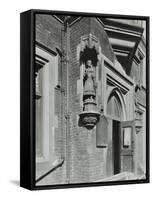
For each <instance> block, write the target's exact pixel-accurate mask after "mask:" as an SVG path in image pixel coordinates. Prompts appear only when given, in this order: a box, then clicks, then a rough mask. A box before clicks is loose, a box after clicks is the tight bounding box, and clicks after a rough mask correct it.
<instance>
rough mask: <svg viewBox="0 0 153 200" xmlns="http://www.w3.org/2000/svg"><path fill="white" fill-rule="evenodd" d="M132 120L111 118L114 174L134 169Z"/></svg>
mask: <svg viewBox="0 0 153 200" xmlns="http://www.w3.org/2000/svg"><path fill="white" fill-rule="evenodd" d="M133 156H134V122H133V121H125V122H120V121H116V120H113V164H114V174H118V173H120V172H125V171H128V172H133V169H134V162H133Z"/></svg>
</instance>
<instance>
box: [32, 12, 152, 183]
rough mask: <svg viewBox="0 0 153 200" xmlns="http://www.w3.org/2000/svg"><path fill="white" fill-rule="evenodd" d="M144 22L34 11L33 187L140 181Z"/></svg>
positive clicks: (144, 174) (144, 134)
mask: <svg viewBox="0 0 153 200" xmlns="http://www.w3.org/2000/svg"><path fill="white" fill-rule="evenodd" d="M147 23H148V21H147V20H146V18H145V17H144V18H143V17H135V18H134V17H130V16H129V17H124V16H123V17H120V16H118V17H117V16H116V15H115V16H114V17H113V15H112V16H105V15H102V16H100V15H97V16H96V15H95V16H94V15H91V16H90V15H89V16H87V15H81V14H80V15H79V14H76V15H75V14H70V13H69V14H66V13H57V14H56V13H55V14H54V13H53V14H50V13H42V12H40V13H39V12H38V13H36V14H35V23H34V24H35V27H34V32H35V41H34V42H35V43H34V45H35V46H34V49H35V52H34V73H35V75H34V76H35V161H34V162H35V165H34V166H35V186H52V185H60V184H62V185H63V184H90V183H95V184H96V183H105V184H106V185H107V183H109V182H111V183H113V182H118V183H120V182H122V181H125V182H127V183H128V181H138V182H139V181H140V182H141V181H142V182H147V181H148V166H147V162H148V155H147V153H148V150H147V148H148V140H147V138H148V131H147V115H148V113H147V112H148V111H147V78H146V77H147V71H148V69H147V68H148V67H149V66H147V56H148V55H147V45H148V44H147V42H148V41H147V39H146V36H147V34H148V33H146V32H147V28H146V27H147V26H148V25H147Z"/></svg>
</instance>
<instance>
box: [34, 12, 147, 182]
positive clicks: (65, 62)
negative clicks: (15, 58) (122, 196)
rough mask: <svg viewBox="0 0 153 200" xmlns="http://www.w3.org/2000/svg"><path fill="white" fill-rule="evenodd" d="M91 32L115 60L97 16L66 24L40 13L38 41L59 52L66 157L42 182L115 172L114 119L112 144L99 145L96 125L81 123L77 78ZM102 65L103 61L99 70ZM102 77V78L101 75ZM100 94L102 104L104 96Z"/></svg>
mask: <svg viewBox="0 0 153 200" xmlns="http://www.w3.org/2000/svg"><path fill="white" fill-rule="evenodd" d="M89 33H91V34H93V35H94V36H96V37H97V38H98V40H99V43H100V47H101V51H102V54H104V55H105V56H106V57H107V58H108V59H109V60H110V61H112V62H114V59H115V55H114V53H113V50H112V47H111V45H110V43H109V40H108V36H107V34H106V32H105V30H104V27H103V25H102V24H101V23H100V22H99V21H98V20H97V19H96V18H92V17H83V18H81V19H79V20H78V21H76V22H75V23H74V24H73V25H71V26H70V27H67V28H66V27H64V25H63V24H62V23H60V22H59V21H58V20H57V19H55V18H54V17H53V16H50V15H37V17H36V41H37V42H39V43H41V44H43V45H44V46H45V47H47V48H49V49H50V50H52V51H54V52H55V53H56V54H57V55H58V83H59V85H58V87H57V88H55V115H56V116H57V121H58V126H57V127H56V128H55V137H54V140H55V154H56V156H57V157H62V158H63V159H64V164H63V165H62V166H61V167H60V168H58V169H57V170H55V171H54V172H53V173H51V174H50V175H48V176H46V177H45V178H44V179H43V180H42V181H40V184H45V185H47V184H49V185H50V184H55V183H56V184H58V183H80V182H93V181H96V180H98V179H102V178H104V177H106V176H111V175H113V162H112V160H113V155H112V121H111V120H108V122H109V130H108V148H97V147H96V127H95V128H94V129H93V130H90V131H89V130H87V129H86V128H84V127H80V125H79V124H78V119H79V113H80V112H81V111H82V110H81V107H80V104H81V102H80V94H78V91H77V81H79V79H80V60H79V58H78V55H77V53H78V52H77V47H78V45H79V44H80V42H81V37H82V36H84V35H86V34H89ZM67 34H68V35H67ZM101 67H102V66H101V65H99V73H101V70H102V69H101ZM67 70H68V71H67ZM137 74H138V72H137V66H136V65H135V64H134V62H133V64H132V71H131V77H132V78H133V77H134V76H135V77H136V78H137ZM67 76H68V80H67ZM98 79H99V81H101V76H100V75H99V78H98ZM67 81H68V82H67ZM67 85H68V88H67ZM98 95H99V96H98V102H99V104H100V103H101V99H102V96H100V94H98ZM141 95H142V96H144V95H145V94H141ZM141 99H142V98H141ZM98 106H99V105H98ZM106 168H107V170H106Z"/></svg>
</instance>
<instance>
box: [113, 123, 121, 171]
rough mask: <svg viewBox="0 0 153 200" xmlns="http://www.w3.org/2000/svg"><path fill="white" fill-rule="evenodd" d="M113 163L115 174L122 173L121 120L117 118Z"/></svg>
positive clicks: (114, 125)
mask: <svg viewBox="0 0 153 200" xmlns="http://www.w3.org/2000/svg"><path fill="white" fill-rule="evenodd" d="M113 164H114V174H118V173H120V170H121V159H120V122H119V121H116V120H113Z"/></svg>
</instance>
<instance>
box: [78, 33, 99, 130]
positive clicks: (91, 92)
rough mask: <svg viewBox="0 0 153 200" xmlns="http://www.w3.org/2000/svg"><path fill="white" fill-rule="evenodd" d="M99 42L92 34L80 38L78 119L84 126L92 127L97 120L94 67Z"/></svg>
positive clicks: (95, 65)
mask: <svg viewBox="0 0 153 200" xmlns="http://www.w3.org/2000/svg"><path fill="white" fill-rule="evenodd" d="M98 54H99V42H98V40H97V38H96V37H95V36H93V35H92V34H89V35H86V36H84V37H82V38H81V50H80V64H81V65H82V64H83V66H84V69H83V80H82V81H83V98H82V101H83V110H82V113H80V115H79V116H80V120H81V122H82V124H83V126H84V127H86V128H87V129H92V128H93V127H94V126H95V125H96V124H97V122H98V121H99V116H100V113H99V112H98V111H97V103H96V89H97V82H96V67H97V63H98Z"/></svg>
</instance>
